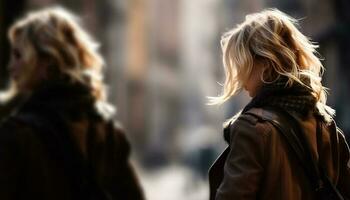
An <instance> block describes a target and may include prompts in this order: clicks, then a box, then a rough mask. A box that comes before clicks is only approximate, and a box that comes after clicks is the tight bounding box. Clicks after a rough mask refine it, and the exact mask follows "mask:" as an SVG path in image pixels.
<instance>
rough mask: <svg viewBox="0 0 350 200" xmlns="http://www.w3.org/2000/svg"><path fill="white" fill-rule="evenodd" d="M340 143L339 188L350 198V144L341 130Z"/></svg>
mask: <svg viewBox="0 0 350 200" xmlns="http://www.w3.org/2000/svg"><path fill="white" fill-rule="evenodd" d="M339 145H340V167H339V169H340V174H339V181H338V189H339V190H340V193H341V194H342V195H343V196H344V197H345V198H346V199H350V155H349V154H350V152H349V146H348V144H347V143H346V140H345V137H344V135H343V134H342V133H341V132H339Z"/></svg>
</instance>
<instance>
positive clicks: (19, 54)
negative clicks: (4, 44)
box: [8, 41, 46, 91]
mask: <svg viewBox="0 0 350 200" xmlns="http://www.w3.org/2000/svg"><path fill="white" fill-rule="evenodd" d="M25 49H26V48H25V46H24V45H23V44H22V43H20V42H17V41H14V42H13V43H12V45H11V56H10V62H9V65H8V70H9V75H10V78H11V79H12V80H13V81H14V82H16V84H17V86H18V88H19V89H20V90H22V91H23V90H32V89H33V87H34V86H35V85H37V84H38V83H40V82H42V80H43V79H44V78H45V74H46V73H45V72H46V66H45V62H44V61H41V60H39V61H37V62H35V64H34V65H33V64H32V63H29V62H30V61H33V60H34V58H32V55H26V51H25Z"/></svg>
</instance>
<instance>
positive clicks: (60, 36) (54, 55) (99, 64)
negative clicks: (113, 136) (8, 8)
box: [8, 7, 106, 100]
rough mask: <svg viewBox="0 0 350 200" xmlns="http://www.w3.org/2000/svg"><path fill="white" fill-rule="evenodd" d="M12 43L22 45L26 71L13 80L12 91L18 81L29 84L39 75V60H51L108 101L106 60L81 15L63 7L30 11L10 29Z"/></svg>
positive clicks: (96, 96)
mask: <svg viewBox="0 0 350 200" xmlns="http://www.w3.org/2000/svg"><path fill="white" fill-rule="evenodd" d="M8 36H9V40H10V42H11V44H12V45H13V44H14V43H15V42H18V43H20V44H21V46H23V48H24V49H23V54H24V55H23V60H24V62H25V63H26V65H27V66H26V67H25V68H26V73H21V77H20V78H19V79H18V80H12V84H11V86H12V90H15V91H16V92H12V93H17V92H18V91H17V90H20V88H18V85H19V83H18V82H19V81H24V82H25V83H24V84H30V82H31V81H32V78H33V77H35V76H36V74H35V73H36V68H35V67H36V66H37V64H38V62H39V60H40V59H43V58H46V59H49V60H50V63H51V64H52V66H54V67H55V69H54V70H55V73H53V74H51V75H53V76H55V74H56V72H58V73H62V74H65V75H68V76H69V77H70V78H71V79H72V80H73V81H78V82H81V83H83V84H85V85H87V86H89V87H91V88H92V95H93V96H94V97H95V98H96V99H97V100H105V99H106V92H105V85H104V83H103V75H102V70H103V66H104V60H103V58H102V57H101V55H100V54H99V53H98V51H97V49H98V46H99V45H98V44H97V43H96V42H95V41H94V40H93V39H92V38H91V37H90V36H89V35H88V33H87V32H86V31H84V30H83V28H82V27H81V26H79V23H78V18H77V17H76V16H74V15H73V14H72V13H70V12H69V11H67V10H65V9H63V8H60V7H54V8H47V9H43V10H39V11H34V12H30V13H29V14H27V15H26V16H25V17H24V18H22V19H20V20H18V21H17V22H15V23H14V24H13V25H12V26H11V27H10V29H9V31H8Z"/></svg>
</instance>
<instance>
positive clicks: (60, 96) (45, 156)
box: [0, 82, 143, 200]
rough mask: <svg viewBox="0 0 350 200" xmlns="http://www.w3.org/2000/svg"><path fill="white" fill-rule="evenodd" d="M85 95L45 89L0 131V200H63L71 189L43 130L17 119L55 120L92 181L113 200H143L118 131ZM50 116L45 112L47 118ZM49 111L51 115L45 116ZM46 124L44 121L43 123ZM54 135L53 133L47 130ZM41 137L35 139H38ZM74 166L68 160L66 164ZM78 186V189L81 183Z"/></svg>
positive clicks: (54, 86)
mask: <svg viewBox="0 0 350 200" xmlns="http://www.w3.org/2000/svg"><path fill="white" fill-rule="evenodd" d="M94 104H95V100H94V98H93V97H92V96H91V94H90V90H89V89H88V88H86V87H84V86H82V85H80V84H67V83H60V82H57V83H48V84H45V86H43V87H40V88H38V89H37V90H36V91H34V93H33V94H32V95H31V97H30V98H29V99H27V100H26V101H24V104H23V105H22V106H21V107H20V108H19V109H18V110H17V111H16V112H15V113H14V114H13V115H12V116H11V117H9V118H8V119H7V120H5V121H4V122H3V123H2V125H1V127H0V199H1V200H15V199H19V200H20V199H36V200H48V199H50V200H55V199H57V200H69V199H77V198H74V195H73V194H74V192H75V190H76V189H77V188H75V187H73V186H72V183H71V182H72V176H70V175H69V173H68V172H67V169H65V166H64V164H63V163H62V160H60V159H59V156H57V157H55V155H54V154H53V153H52V152H50V145H51V144H49V145H48V144H45V142H44V141H43V139H42V138H41V136H40V134H52V133H50V131H48V129H44V130H39V129H38V127H37V126H35V125H33V124H30V123H27V122H26V121H23V120H19V119H21V116H27V115H28V114H29V115H36V116H38V115H39V116H41V117H44V118H45V117H46V116H44V115H42V113H44V112H45V113H46V114H47V113H49V115H60V116H61V117H63V118H64V120H65V122H66V127H67V128H68V130H69V135H70V138H72V141H73V142H74V144H75V147H76V148H77V149H78V150H79V152H80V153H81V155H82V156H81V157H82V158H83V159H84V160H86V161H88V162H89V163H91V166H92V168H93V169H94V173H95V178H96V181H97V182H98V185H100V186H101V187H102V188H103V189H104V190H106V191H107V192H108V193H109V194H110V195H111V196H112V197H113V199H123V200H124V199H125V200H126V199H127V200H140V199H143V194H142V191H141V188H140V185H139V183H138V181H137V179H136V177H135V174H134V172H133V169H132V167H131V166H130V164H129V161H128V158H129V154H130V146H129V143H128V141H127V139H126V137H125V135H124V133H123V131H122V130H121V129H120V128H118V127H117V126H115V125H114V123H112V121H111V119H107V118H108V116H106V115H102V113H101V112H99V111H98V110H97V109H96V107H95V106H94ZM48 111H50V112H48ZM51 111H52V112H51ZM49 118H50V117H49ZM53 128H54V129H56V130H58V131H57V132H59V131H60V130H62V129H60V128H59V127H53ZM38 131H41V133H38ZM72 162H74V160H73V161H72ZM82 184H83V183H82Z"/></svg>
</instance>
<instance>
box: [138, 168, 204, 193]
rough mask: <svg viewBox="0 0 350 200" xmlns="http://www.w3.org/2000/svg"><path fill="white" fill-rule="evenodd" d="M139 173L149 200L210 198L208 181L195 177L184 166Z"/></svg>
mask: <svg viewBox="0 0 350 200" xmlns="http://www.w3.org/2000/svg"><path fill="white" fill-rule="evenodd" d="M138 172H139V175H140V177H141V184H142V186H143V188H144V191H145V193H146V197H147V199H149V200H179V199H181V200H207V199H208V198H209V186H208V183H207V180H202V179H200V178H198V177H194V176H193V173H192V171H191V170H190V169H188V168H186V167H184V166H181V165H170V166H167V167H164V168H161V169H159V170H154V171H152V172H148V173H145V172H143V171H138ZM140 172H141V173H140Z"/></svg>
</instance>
